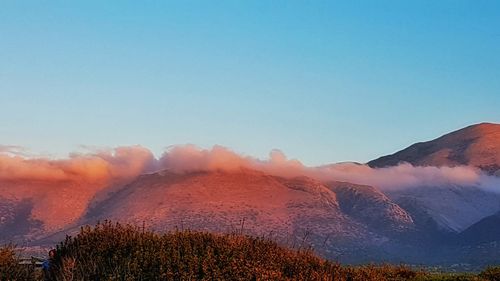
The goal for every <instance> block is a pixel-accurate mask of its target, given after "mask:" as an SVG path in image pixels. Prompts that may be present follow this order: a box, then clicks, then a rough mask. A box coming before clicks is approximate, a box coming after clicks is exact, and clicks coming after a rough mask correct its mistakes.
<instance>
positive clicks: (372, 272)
mask: <svg viewBox="0 0 500 281" xmlns="http://www.w3.org/2000/svg"><path fill="white" fill-rule="evenodd" d="M57 252H58V255H57V262H56V263H57V265H56V266H55V268H58V273H57V274H58V276H59V278H60V279H61V280H93V279H95V278H97V277H99V278H100V280H408V279H409V278H412V277H415V276H418V275H419V274H421V273H418V272H415V271H413V270H411V269H409V268H407V267H404V266H400V267H389V266H385V267H376V266H364V267H359V268H358V267H343V266H340V265H339V264H337V263H332V262H328V261H326V260H324V259H321V258H319V257H317V256H315V255H314V254H313V253H312V252H310V251H309V250H298V251H295V250H289V249H286V248H283V247H280V246H278V245H277V244H276V243H275V242H272V241H270V240H266V239H263V238H255V237H249V236H242V235H236V234H213V233H206V232H193V231H189V230H188V231H174V232H168V233H165V234H163V235H159V234H156V233H153V232H149V231H145V230H144V229H140V228H137V227H133V226H130V225H121V224H112V223H110V222H105V223H102V224H98V225H97V226H96V227H88V226H87V227H83V228H82V229H81V231H80V234H78V235H77V236H76V237H74V238H72V237H67V238H66V240H65V241H64V242H63V243H61V244H60V245H59V246H58V247H57Z"/></svg>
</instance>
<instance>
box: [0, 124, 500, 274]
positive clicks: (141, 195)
mask: <svg viewBox="0 0 500 281" xmlns="http://www.w3.org/2000/svg"><path fill="white" fill-rule="evenodd" d="M402 163H403V164H402ZM409 164H411V166H412V167H436V168H437V167H441V168H442V167H446V168H448V167H450V168H449V169H450V171H455V170H451V169H453V167H462V168H463V167H464V166H466V168H467V171H473V173H474V175H477V178H475V179H477V181H478V182H479V181H480V182H481V184H479V183H476V182H475V181H466V182H465V183H457V182H453V181H450V182H446V181H444V182H443V181H438V182H437V183H433V182H432V181H427V182H426V183H425V184H419V183H418V181H417V184H413V185H410V186H405V187H401V188H399V187H398V186H395V187H394V186H392V187H391V188H386V187H384V186H377V185H376V184H366V180H365V181H363V182H362V183H360V182H346V181H343V180H340V179H339V180H335V179H331V178H322V177H314V176H311V175H310V174H304V175H293V176H287V175H283V174H276V173H271V172H269V171H265V170H258V169H249V168H247V167H241V168H239V169H236V170H224V169H212V170H203V169H198V170H190V171H178V170H175V169H161V170H158V171H154V172H149V173H143V174H140V175H138V176H134V177H133V178H127V179H126V180H120V181H114V182H111V183H110V182H107V183H106V184H103V183H89V182H75V181H59V182H57V183H54V182H51V181H46V180H40V179H38V180H0V243H6V242H9V241H14V242H16V243H18V244H19V245H26V246H40V245H42V246H43V245H52V244H53V243H55V242H57V241H60V240H61V239H62V238H64V236H65V235H66V234H72V233H75V232H76V231H78V229H79V227H80V226H81V225H84V224H94V223H96V222H97V221H103V220H112V221H120V222H129V223H133V224H137V225H143V224H144V225H145V226H147V227H148V228H151V229H154V230H157V231H168V230H172V229H175V228H189V229H196V230H208V231H216V232H231V231H239V232H243V233H246V234H249V235H258V236H265V237H269V238H271V239H275V240H277V241H279V242H280V243H283V244H287V245H290V246H294V247H306V246H311V247H312V248H313V249H314V250H315V251H316V252H318V253H319V254H320V255H322V256H325V257H327V258H329V259H332V260H338V261H340V262H347V263H364V262H405V263H415V264H425V265H446V266H450V265H453V264H466V265H470V266H485V265H487V264H492V263H499V262H500V245H499V243H500V185H498V183H500V180H499V176H500V125H498V124H491V123H482V124H477V125H473V126H469V127H466V128H464V129H461V130H458V131H455V132H452V133H449V134H446V135H444V136H442V137H439V138H437V139H435V140H431V141H427V142H422V143H417V144H414V145H411V146H409V147H408V148H406V149H403V150H401V151H399V152H396V153H394V154H392V155H388V156H383V157H380V158H378V159H376V160H373V161H370V162H368V163H367V164H366V165H364V164H357V165H360V166H361V167H362V168H363V169H370V171H371V172H373V173H376V172H377V171H379V170H383V169H391V168H390V167H394V166H396V167H397V166H398V165H409ZM334 165H335V164H334ZM353 165H354V164H353ZM0 168H1V165H0ZM390 171H392V170H390ZM397 171H398V170H397V169H394V173H396V174H395V175H394V177H396V176H397ZM447 171H448V170H445V172H447ZM457 171H458V172H460V171H462V170H457ZM455 173H456V172H455ZM458 176H461V175H458ZM387 180H388V181H390V180H391V178H388V179H387ZM483 182H486V183H487V185H488V186H487V188H486V187H485V186H484V184H482V183H483Z"/></svg>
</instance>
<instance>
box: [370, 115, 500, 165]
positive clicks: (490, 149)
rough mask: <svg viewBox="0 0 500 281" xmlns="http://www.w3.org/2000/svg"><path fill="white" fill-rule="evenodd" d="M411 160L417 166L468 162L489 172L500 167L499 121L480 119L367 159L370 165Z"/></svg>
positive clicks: (463, 163)
mask: <svg viewBox="0 0 500 281" xmlns="http://www.w3.org/2000/svg"><path fill="white" fill-rule="evenodd" d="M401 162H408V163H410V164H412V165H414V166H459V165H469V166H474V167H477V168H480V169H482V170H484V171H486V172H487V173H489V174H495V173H499V170H500V124H492V123H481V124H477V125H472V126H469V127H466V128H463V129H461V130H458V131H455V132H452V133H449V134H446V135H444V136H442V137H439V138H437V139H434V140H431V141H427V142H420V143H416V144H413V145H411V146H409V147H408V148H406V149H403V150H401V151H399V152H396V153H394V154H392V155H387V156H383V157H380V158H378V159H375V160H373V161H370V162H368V165H370V166H371V167H387V166H395V165H398V164H399V163H401Z"/></svg>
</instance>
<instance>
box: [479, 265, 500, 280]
mask: <svg viewBox="0 0 500 281" xmlns="http://www.w3.org/2000/svg"><path fill="white" fill-rule="evenodd" d="M479 276H480V277H482V278H484V279H487V280H489V281H500V266H489V267H487V268H486V269H485V270H484V271H483V272H481V273H480V274H479Z"/></svg>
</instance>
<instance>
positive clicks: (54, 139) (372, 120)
mask: <svg viewBox="0 0 500 281" xmlns="http://www.w3.org/2000/svg"><path fill="white" fill-rule="evenodd" d="M499 27H500V2H499V1H486V0H485V1H459V0H453V1H446V0H443V1H424V0H422V1H319V0H318V1H292V0H289V1H191V0H188V1H90V0H89V1H0V106H1V109H0V145H3V146H9V145H15V146H22V147H25V148H27V149H29V150H30V151H33V152H35V153H39V154H43V155H53V156H54V157H58V156H64V155H67V154H68V153H70V152H72V151H75V150H79V149H86V148H101V147H117V146H127V145H136V144H139V145H142V146H144V147H147V148H149V149H151V150H152V151H153V152H154V153H155V154H157V155H160V154H161V153H162V151H164V150H165V149H167V148H168V147H170V146H171V145H176V144H194V145H197V146H199V147H202V148H210V147H212V146H213V145H222V146H225V147H228V148H230V149H232V150H234V151H236V152H237V153H241V154H243V155H251V156H253V157H258V158H266V157H267V156H268V153H269V152H270V151H271V150H272V149H280V150H282V151H283V152H284V153H285V154H286V155H287V156H288V158H291V159H300V161H301V162H303V163H304V164H306V165H321V164H326V163H332V162H341V161H357V162H366V161H369V160H371V159H374V158H377V157H379V156H381V155H385V154H388V153H393V152H395V151H397V150H400V149H402V148H404V147H406V146H408V145H410V144H412V143H414V142H418V141H424V140H429V139H433V138H435V137H438V136H440V135H442V134H444V133H447V132H450V131H453V130H456V129H459V128H461V127H464V126H467V125H470V124H474V123H478V122H484V121H488V122H497V123H500V110H499V108H500V79H499V77H500V29H499Z"/></svg>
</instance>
